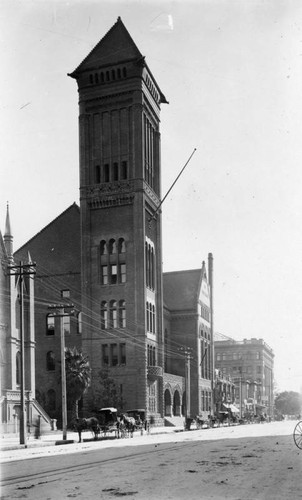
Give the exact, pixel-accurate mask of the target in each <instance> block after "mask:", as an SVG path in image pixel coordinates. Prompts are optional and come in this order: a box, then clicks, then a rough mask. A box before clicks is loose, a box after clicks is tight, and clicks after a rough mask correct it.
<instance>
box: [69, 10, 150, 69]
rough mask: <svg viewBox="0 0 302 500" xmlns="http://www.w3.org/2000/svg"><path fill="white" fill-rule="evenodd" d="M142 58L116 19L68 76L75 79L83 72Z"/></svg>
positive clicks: (123, 26)
mask: <svg viewBox="0 0 302 500" xmlns="http://www.w3.org/2000/svg"><path fill="white" fill-rule="evenodd" d="M142 58H143V56H142V54H141V53H140V51H139V50H138V48H137V46H136V45H135V43H134V41H133V40H132V38H131V36H130V34H129V32H128V30H127V29H126V27H125V25H124V23H123V22H122V20H121V18H120V17H118V18H117V21H116V23H115V24H114V25H113V26H112V28H111V29H110V30H109V31H108V32H107V33H106V35H105V36H104V37H103V38H102V39H101V40H100V41H99V43H98V44H97V45H96V46H95V47H94V48H93V49H92V51H91V52H90V53H89V54H88V56H87V57H85V59H84V60H83V61H82V62H81V64H80V65H79V66H78V67H77V68H76V69H75V70H74V71H73V72H72V73H68V76H71V77H72V78H77V76H78V75H79V74H80V73H82V72H83V71H89V70H92V69H95V68H99V67H102V66H106V65H108V64H110V65H111V64H118V63H121V62H123V61H129V60H132V59H142Z"/></svg>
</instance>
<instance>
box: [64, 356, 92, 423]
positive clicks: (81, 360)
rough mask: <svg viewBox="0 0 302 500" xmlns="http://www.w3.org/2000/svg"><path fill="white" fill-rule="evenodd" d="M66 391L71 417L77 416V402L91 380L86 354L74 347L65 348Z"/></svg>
mask: <svg viewBox="0 0 302 500" xmlns="http://www.w3.org/2000/svg"><path fill="white" fill-rule="evenodd" d="M65 369H66V393H67V400H68V402H69V403H70V405H71V415H72V416H71V418H72V419H74V418H77V417H78V416H79V409H78V403H79V400H80V399H81V397H82V396H83V394H84V393H85V392H86V391H87V389H88V387H89V386H90V382H91V368H90V365H89V361H88V358H87V356H84V354H83V353H82V352H81V351H78V350H77V348H76V347H68V348H66V349H65Z"/></svg>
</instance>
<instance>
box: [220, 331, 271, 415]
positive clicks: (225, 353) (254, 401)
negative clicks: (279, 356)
mask: <svg viewBox="0 0 302 500" xmlns="http://www.w3.org/2000/svg"><path fill="white" fill-rule="evenodd" d="M214 345H215V366H216V369H218V370H220V371H221V372H222V374H223V375H224V377H231V378H232V380H233V381H234V383H235V386H236V392H235V396H236V397H235V402H236V404H237V406H238V408H240V407H241V414H242V415H244V413H246V414H254V415H255V414H266V415H268V416H273V405H274V396H273V379H274V376H273V374H274V353H273V350H272V349H271V348H270V347H269V346H268V345H267V344H266V342H264V340H262V339H255V338H252V339H249V340H248V339H244V340H242V341H235V340H233V339H229V340H215V343H214Z"/></svg>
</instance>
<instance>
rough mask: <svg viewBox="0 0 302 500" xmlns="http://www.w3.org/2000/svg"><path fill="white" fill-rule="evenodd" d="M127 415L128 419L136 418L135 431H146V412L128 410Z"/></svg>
mask: <svg viewBox="0 0 302 500" xmlns="http://www.w3.org/2000/svg"><path fill="white" fill-rule="evenodd" d="M126 415H127V416H128V417H132V418H134V420H135V429H137V430H140V431H141V430H143V429H144V427H145V421H146V410H143V409H142V408H139V409H134V410H127V411H126Z"/></svg>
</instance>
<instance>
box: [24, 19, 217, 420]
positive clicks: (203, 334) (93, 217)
mask: <svg viewBox="0 0 302 500" xmlns="http://www.w3.org/2000/svg"><path fill="white" fill-rule="evenodd" d="M69 76H71V77H72V78H74V79H75V80H76V81H77V84H78V91H79V129H80V134H79V137H80V139H79V140H80V208H78V207H77V206H76V205H72V206H71V207H69V208H68V209H67V210H66V211H65V212H63V214H61V215H59V216H58V217H57V218H56V219H55V220H54V221H53V222H51V223H50V224H49V225H48V226H46V228H44V229H42V230H41V231H40V232H39V233H38V234H37V235H36V236H34V237H33V238H32V239H31V240H30V241H29V242H27V243H26V244H25V245H24V246H23V247H22V248H21V249H19V250H18V252H17V253H16V257H17V258H22V256H23V255H24V254H25V253H26V252H27V251H30V252H31V255H32V258H33V260H35V261H36V262H37V274H36V311H37V312H36V320H35V327H36V337H37V347H36V360H37V361H36V370H37V394H38V397H39V399H40V400H41V402H42V403H43V404H44V405H45V407H46V409H47V410H48V411H49V413H50V414H51V416H53V415H54V414H56V415H57V413H58V412H60V384H58V383H57V381H58V378H59V373H58V362H59V359H60V358H59V331H58V330H59V328H58V320H57V318H55V317H53V316H52V314H51V311H50V310H49V309H48V306H49V304H51V303H58V302H61V301H64V300H66V301H67V302H72V303H73V304H75V306H76V309H77V312H78V315H77V317H75V318H71V319H70V320H67V319H66V324H64V329H65V338H66V344H67V345H71V346H72V345H76V346H78V347H81V348H82V350H83V352H84V354H87V355H88V357H89V360H90V365H91V367H92V388H91V391H90V393H89V394H88V395H87V396H86V399H85V400H84V409H83V411H84V412H87V411H88V408H89V403H90V401H89V398H90V397H91V394H93V391H94V390H95V389H96V388H97V384H98V372H99V371H100V369H103V368H106V369H108V370H109V372H110V375H111V376H112V377H113V378H114V380H115V382H116V384H117V386H118V387H119V389H120V390H121V392H122V395H123V400H124V402H125V406H127V407H128V408H145V409H146V410H147V413H148V415H149V416H150V418H152V419H153V421H154V422H156V423H162V422H163V418H164V417H165V416H166V417H169V418H175V417H179V416H183V415H187V414H188V413H190V414H191V415H193V416H194V415H195V414H202V413H203V412H204V413H206V414H208V412H209V411H211V408H213V404H212V393H213V391H212V387H213V373H214V370H213V349H212V327H211V325H212V323H213V322H212V314H211V287H210V283H209V281H210V280H209V279H208V277H207V272H206V266H205V264H204V263H203V265H202V267H201V268H200V269H197V270H189V271H181V272H179V273H178V272H175V273H165V274H163V273H162V237H161V230H162V229H161V211H160V210H158V208H159V205H160V202H161V164H160V130H159V125H160V106H161V104H163V103H166V102H167V101H166V99H165V96H164V94H163V93H162V91H161V89H160V87H159V85H158V84H157V82H156V80H155V79H154V76H153V75H152V73H151V71H150V69H149V67H148V66H147V64H146V62H145V58H144V57H143V56H142V54H141V53H140V51H139V49H138V48H137V46H136V45H135V43H134V41H133V40H132V38H131V36H130V35H129V33H128V31H127V30H126V28H125V26H124V24H123V23H122V21H121V19H120V18H118V20H117V22H116V23H115V24H114V26H113V27H112V28H111V29H110V30H109V31H108V33H107V34H106V35H105V36H104V37H103V38H102V39H101V41H100V42H99V43H98V44H97V45H96V47H95V48H94V49H93V50H92V51H91V52H90V53H89V54H88V56H87V57H86V58H85V59H84V60H83V61H82V63H81V64H80V65H79V66H78V67H77V68H76V70H75V71H73V72H72V73H71V74H70V75H69ZM212 263H213V259H212V256H211V255H209V275H210V274H211V270H212V267H213V264H212ZM176 291H177V293H176ZM164 297H165V298H164ZM186 353H190V356H189V355H188V354H186ZM188 370H189V371H188ZM187 388H188V389H189V390H186V389H187ZM188 405H189V408H188V410H187V407H188ZM124 409H127V408H124Z"/></svg>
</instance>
